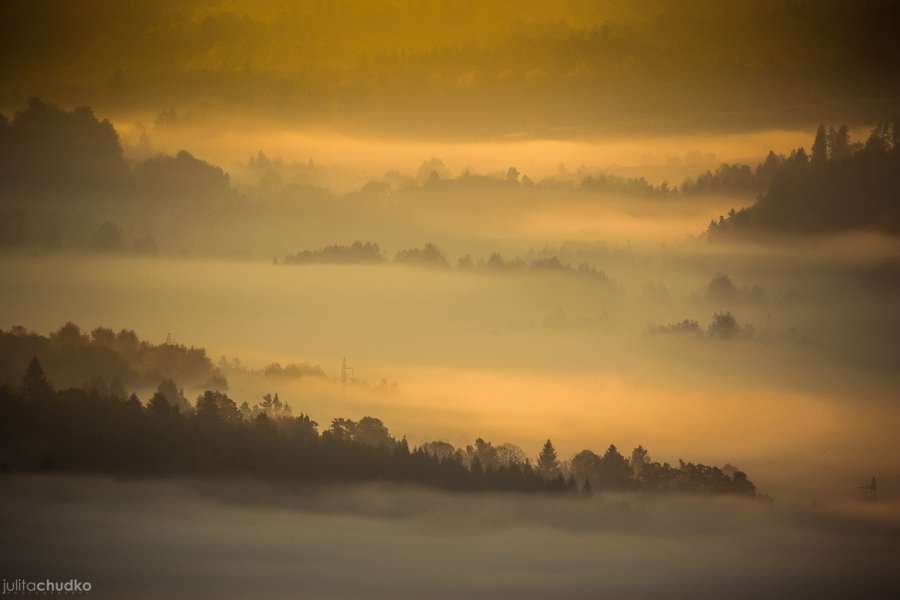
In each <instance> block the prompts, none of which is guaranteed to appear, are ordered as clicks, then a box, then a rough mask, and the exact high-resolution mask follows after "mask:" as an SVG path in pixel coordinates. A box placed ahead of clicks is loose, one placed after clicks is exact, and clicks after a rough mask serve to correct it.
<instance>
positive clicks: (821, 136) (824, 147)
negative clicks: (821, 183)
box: [812, 125, 828, 165]
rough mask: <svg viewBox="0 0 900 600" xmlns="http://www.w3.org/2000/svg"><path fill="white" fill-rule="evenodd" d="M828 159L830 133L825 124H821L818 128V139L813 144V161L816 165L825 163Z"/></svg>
mask: <svg viewBox="0 0 900 600" xmlns="http://www.w3.org/2000/svg"><path fill="white" fill-rule="evenodd" d="M827 160H828V134H827V133H826V131H825V126H824V125H819V128H818V129H817V130H816V140H815V141H814V142H813V145H812V163H813V164H814V165H821V164H824V163H825V161H827Z"/></svg>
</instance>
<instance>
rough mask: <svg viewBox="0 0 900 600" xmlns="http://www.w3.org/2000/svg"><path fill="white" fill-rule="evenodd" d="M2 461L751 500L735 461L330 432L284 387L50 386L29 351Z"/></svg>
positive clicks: (7, 405)
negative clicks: (535, 451)
mask: <svg viewBox="0 0 900 600" xmlns="http://www.w3.org/2000/svg"><path fill="white" fill-rule="evenodd" d="M0 429H2V430H0V467H2V469H3V470H5V471H14V472H22V471H26V472H28V471H47V472H82V473H84V472H87V473H108V474H117V475H135V476H168V475H181V476H251V477H259V478H265V479H271V480H278V481H294V482H308V483H330V482H366V481H390V482H406V483H415V484H421V485H428V486H434V487H437V488H440V489H445V490H457V491H514V492H545V493H560V494H563V493H569V494H575V493H580V494H583V495H590V494H592V493H594V492H595V491H635V492H638V491H641V492H690V493H700V494H733V495H740V496H750V497H752V496H755V495H756V490H755V486H754V485H753V483H752V482H751V481H750V480H749V479H748V478H747V476H746V474H744V473H743V472H741V471H739V470H737V469H735V468H733V467H728V466H726V467H723V468H718V467H711V466H706V465H701V464H693V463H684V462H680V463H679V465H678V466H677V467H676V466H672V465H670V464H668V463H659V462H656V461H653V460H651V459H650V457H649V455H648V454H647V451H646V450H645V449H643V448H642V447H638V448H636V449H635V450H634V451H633V452H632V454H631V456H630V458H626V457H625V456H623V455H622V454H621V453H619V451H618V450H617V449H616V447H615V446H614V445H611V446H609V448H608V449H607V450H606V452H605V453H604V454H603V455H597V454H595V453H593V452H592V451H590V450H584V451H582V452H580V453H578V454H577V455H576V456H575V457H574V458H572V460H570V461H561V460H560V459H559V457H558V455H557V452H556V450H555V448H554V447H553V443H552V442H551V441H550V440H549V439H548V440H547V442H546V443H545V444H544V447H543V448H542V450H541V452H540V454H539V455H538V456H537V457H536V460H534V461H532V460H530V459H529V458H528V457H527V456H526V454H525V453H524V451H522V450H521V449H520V448H518V447H517V446H515V445H513V444H501V445H497V446H495V445H493V444H492V443H490V442H487V441H485V440H483V439H481V438H479V439H478V440H476V441H475V444H474V445H470V446H467V447H466V448H455V447H453V446H452V445H451V444H449V443H448V442H442V441H433V442H427V443H424V444H422V445H421V446H419V447H416V448H411V447H410V445H409V443H408V442H407V440H406V438H405V437H403V438H400V439H397V438H396V437H394V436H392V435H391V433H390V431H389V429H388V428H387V427H386V426H385V425H384V423H383V422H382V421H381V420H380V419H378V418H376V417H371V416H366V417H363V418H361V419H359V420H358V421H355V420H352V419H347V418H335V419H333V420H332V421H331V423H330V424H329V425H328V427H327V428H324V429H323V430H322V431H320V430H319V424H318V423H316V422H315V421H313V420H312V419H311V418H310V417H309V415H306V414H303V413H301V414H299V415H294V414H293V410H292V409H291V407H290V406H289V405H288V404H287V403H285V402H282V401H281V399H280V398H279V397H278V395H277V394H275V395H271V394H267V395H266V396H264V397H263V398H262V399H261V401H259V402H256V403H255V404H254V405H252V406H251V405H249V403H247V402H243V403H241V404H240V405H238V404H237V403H236V402H235V401H234V400H233V399H232V398H230V397H229V396H228V395H227V394H226V393H225V392H222V391H215V390H207V391H204V392H203V393H202V394H200V395H199V396H198V397H197V399H196V402H195V403H193V404H191V403H189V402H187V401H186V399H185V398H184V394H183V391H182V390H180V389H179V388H178V387H177V385H175V384H174V382H172V381H171V380H166V381H163V382H162V383H161V384H160V386H159V388H158V389H157V391H156V392H155V393H154V394H153V395H152V397H151V398H150V399H149V401H148V402H146V403H144V402H142V401H141V400H140V399H139V398H138V396H137V395H136V394H133V393H132V394H130V395H127V396H125V395H123V394H120V393H117V392H116V391H115V390H109V389H106V390H101V389H97V388H91V389H84V388H74V387H73V388H68V389H62V390H56V389H54V387H53V385H52V384H51V383H50V381H49V380H48V378H47V376H46V374H45V373H44V370H43V368H42V367H41V364H40V361H39V360H38V359H37V358H33V359H32V360H31V361H30V363H29V364H28V367H27V369H26V370H25V373H24V375H23V377H22V380H21V383H20V384H19V385H18V386H9V385H4V386H0Z"/></svg>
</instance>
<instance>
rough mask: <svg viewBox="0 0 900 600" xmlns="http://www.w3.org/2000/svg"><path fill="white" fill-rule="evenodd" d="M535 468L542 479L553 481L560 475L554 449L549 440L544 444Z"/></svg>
mask: <svg viewBox="0 0 900 600" xmlns="http://www.w3.org/2000/svg"><path fill="white" fill-rule="evenodd" d="M537 468H538V471H539V472H540V474H541V476H542V477H543V478H544V479H555V478H556V477H558V476H559V475H560V471H559V459H558V458H557V456H556V449H555V448H554V447H553V442H551V441H550V440H549V439H548V440H547V441H546V443H544V447H543V448H542V449H541V453H540V454H539V455H538V460H537Z"/></svg>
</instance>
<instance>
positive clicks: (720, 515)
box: [0, 477, 900, 598]
mask: <svg viewBox="0 0 900 600" xmlns="http://www.w3.org/2000/svg"><path fill="white" fill-rule="evenodd" d="M0 487H2V491H3V494H2V495H0V498H2V500H0V506H2V510H3V514H4V515H6V519H5V520H6V521H7V523H6V526H5V527H4V528H3V530H2V533H0V538H2V543H3V545H4V547H7V548H15V549H16V551H15V552H14V553H4V554H3V558H2V563H0V564H2V569H3V571H4V573H16V574H18V575H19V576H22V577H29V576H33V575H34V576H40V577H41V578H46V577H50V578H58V579H67V578H69V577H73V576H76V577H77V578H78V579H80V580H81V581H90V582H92V585H93V590H92V596H97V597H101V598H115V597H121V596H122V595H123V594H127V595H129V596H130V597H160V596H166V597H174V598H197V597H213V596H214V597H216V598H256V597H260V596H265V597H271V598H282V597H283V598H298V597H299V598H350V597H360V596H366V597H373V598H398V597H401V598H406V597H417V598H424V597H427V598H459V597H461V596H465V597H484V598H495V597H496V598H509V597H521V598H546V597H547V596H549V595H553V596H556V595H560V594H563V595H565V596H566V597H574V598H582V597H583V598H594V597H597V596H598V595H614V596H616V597H627V598H645V597H660V596H664V597H668V598H694V597H697V596H698V595H704V596H711V597H726V596H727V597H729V598H759V597H761V596H767V595H772V594H779V595H780V594H784V593H788V594H789V595H790V596H791V597H793V598H822V597H828V598H858V597H889V596H892V595H894V594H896V593H897V592H898V590H900V581H898V579H897V577H896V575H895V574H894V570H893V569H892V565H893V564H895V563H896V561H897V559H898V558H900V546H898V542H897V540H898V539H900V536H898V534H900V530H898V527H900V521H898V512H897V507H896V506H895V505H893V504H889V503H881V504H865V503H861V504H860V503H857V504H835V505H816V506H806V505H804V506H800V505H791V504H787V505H785V504H784V503H782V504H777V503H776V504H768V503H760V502H758V501H757V502H753V501H740V500H729V499H724V498H714V499H710V498H705V499H701V498H692V497H679V498H672V497H634V496H624V495H604V496H602V497H595V498H592V499H588V500H585V499H579V498H571V497H570V498H564V499H552V498H544V497H540V496H537V497H534V496H526V497H521V496H518V495H515V494H510V495H503V494H500V495H467V494H444V493H437V492H430V491H425V490H423V489H419V488H415V487H411V488H404V487H395V486H378V485H373V486H344V487H325V488H305V487H299V488H293V489H286V488H284V487H282V486H279V487H270V486H265V485H263V484H259V483H253V482H242V483H241V482H231V483H224V482H218V483H205V484H204V483H197V482H186V481H178V480H172V481H156V482H147V481H111V480H105V479H97V478H64V477H53V478H44V477H15V478H6V479H3V480H2V482H0Z"/></svg>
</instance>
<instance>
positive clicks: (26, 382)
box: [22, 356, 53, 400]
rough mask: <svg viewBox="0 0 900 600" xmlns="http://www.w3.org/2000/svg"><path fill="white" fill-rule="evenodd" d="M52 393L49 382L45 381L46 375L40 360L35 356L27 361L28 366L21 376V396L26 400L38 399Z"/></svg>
mask: <svg viewBox="0 0 900 600" xmlns="http://www.w3.org/2000/svg"><path fill="white" fill-rule="evenodd" d="M52 393H53V388H52V387H51V386H50V382H49V381H47V376H46V375H45V374H44V369H43V367H41V363H40V361H38V359H37V357H36V356H35V357H33V358H32V359H31V362H30V363H28V368H27V369H26V370H25V375H24V376H23V377H22V396H23V397H24V398H25V399H26V400H40V399H43V398H47V397H48V396H50V394H52Z"/></svg>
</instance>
